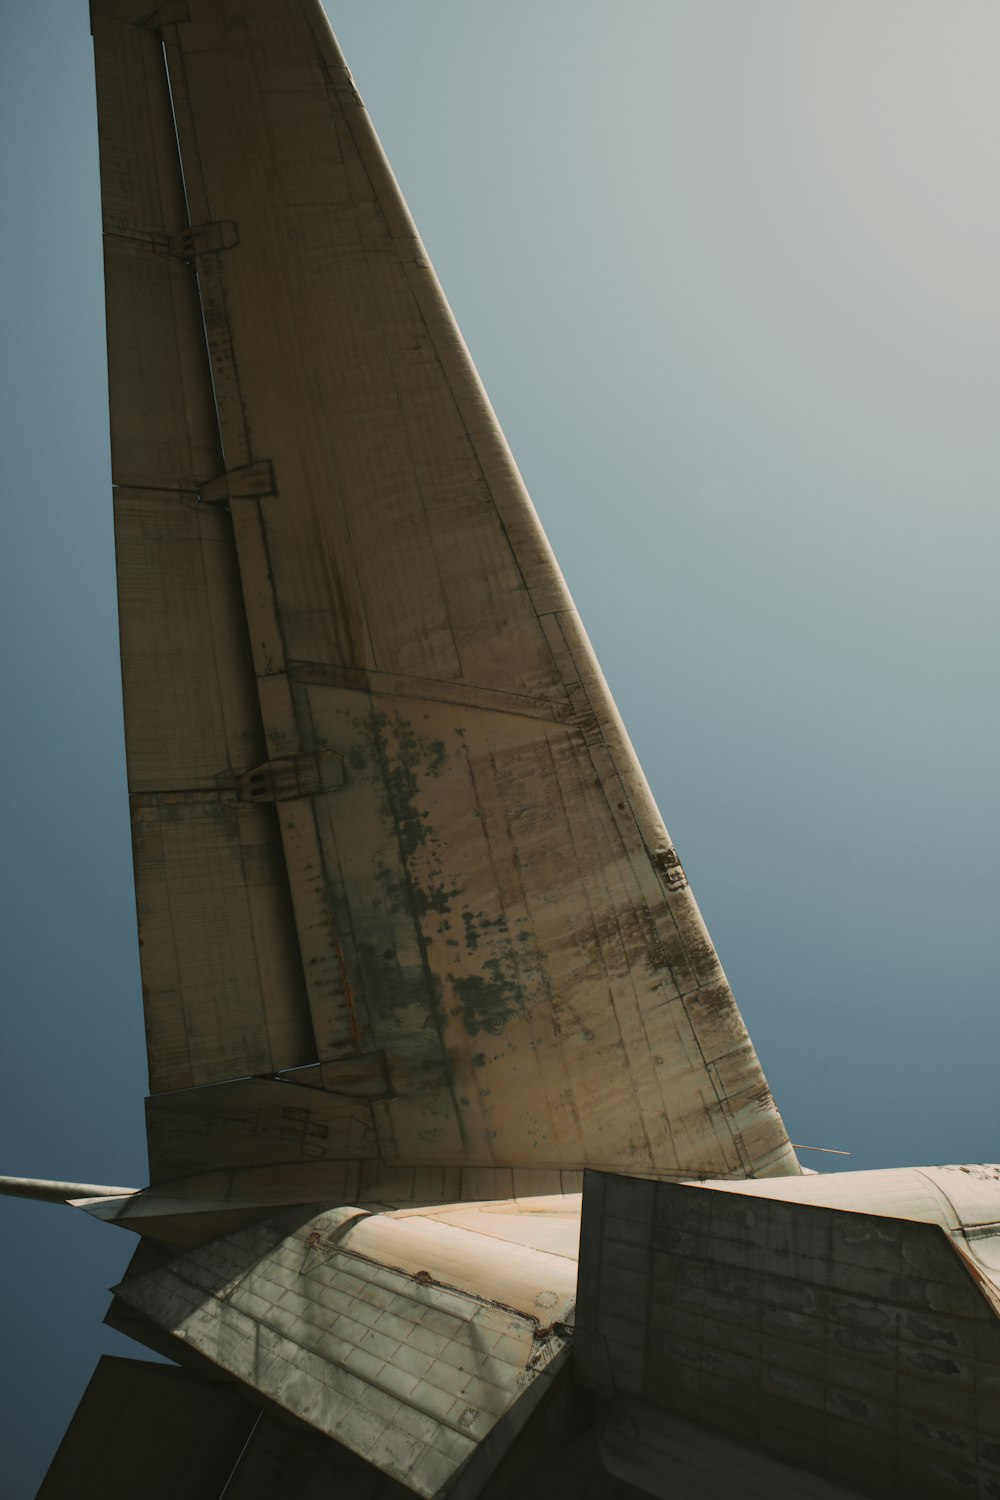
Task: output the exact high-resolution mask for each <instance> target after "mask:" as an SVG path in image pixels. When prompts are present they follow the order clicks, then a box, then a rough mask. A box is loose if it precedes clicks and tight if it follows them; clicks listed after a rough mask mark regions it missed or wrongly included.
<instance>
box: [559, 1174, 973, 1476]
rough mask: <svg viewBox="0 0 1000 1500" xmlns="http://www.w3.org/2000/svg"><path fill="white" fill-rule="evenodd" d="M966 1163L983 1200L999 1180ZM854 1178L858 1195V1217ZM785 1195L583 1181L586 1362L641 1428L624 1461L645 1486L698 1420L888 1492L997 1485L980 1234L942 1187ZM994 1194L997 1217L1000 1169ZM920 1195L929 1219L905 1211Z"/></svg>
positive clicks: (843, 1177)
mask: <svg viewBox="0 0 1000 1500" xmlns="http://www.w3.org/2000/svg"><path fill="white" fill-rule="evenodd" d="M930 1171H931V1172H932V1173H933V1176H934V1177H936V1176H937V1175H938V1173H940V1172H941V1169H930ZM951 1171H952V1172H953V1173H958V1174H959V1176H962V1175H964V1176H966V1177H969V1178H970V1180H973V1181H975V1182H976V1183H977V1184H978V1188H979V1189H980V1191H976V1192H974V1193H972V1194H971V1195H970V1196H971V1197H973V1198H974V1199H975V1200H976V1201H977V1202H978V1203H979V1204H980V1207H981V1206H982V1201H983V1197H984V1193H983V1191H981V1190H982V1189H984V1188H987V1187H989V1184H988V1183H986V1181H985V1179H984V1178H980V1177H975V1176H974V1175H973V1174H974V1173H975V1172H976V1169H968V1168H967V1169H951ZM855 1175H856V1176H857V1177H858V1178H860V1179H863V1180H862V1181H861V1182H859V1183H858V1184H857V1187H856V1194H857V1201H858V1203H859V1205H860V1206H859V1207H858V1208H856V1209H849V1208H847V1207H846V1204H847V1203H848V1201H849V1200H850V1195H851V1190H852V1183H851V1179H852V1177H854V1176H855ZM880 1177H881V1178H882V1179H883V1187H884V1189H885V1191H884V1193H883V1194H882V1195H881V1197H882V1202H881V1206H880V1207H879V1208H878V1209H877V1210H876V1211H874V1212H873V1211H871V1208H870V1207H869V1205H870V1204H871V1203H872V1201H873V1200H874V1199H875V1198H876V1187H875V1181H874V1179H877V1178H880ZM814 1184H815V1187H814ZM770 1186H771V1187H772V1189H773V1192H772V1194H768V1192H767V1187H766V1186H765V1185H764V1184H763V1183H761V1184H745V1183H738V1184H726V1185H725V1186H723V1185H721V1184H706V1185H704V1186H701V1185H699V1186H680V1185H678V1184H671V1183H659V1184H656V1183H644V1182H640V1181H637V1180H635V1179H626V1178H623V1177H612V1176H603V1175H601V1174H593V1175H588V1177H587V1181H586V1186H585V1190H584V1212H583V1230H582V1236H581V1260H580V1294H579V1304H578V1308H577V1332H576V1340H575V1344H574V1365H575V1371H576V1375H577V1378H578V1379H580V1380H581V1381H582V1382H583V1383H584V1384H585V1385H587V1386H588V1387H589V1388H590V1389H592V1390H594V1391H597V1392H600V1393H601V1394H602V1395H604V1396H605V1397H606V1398H610V1399H614V1400H615V1401H616V1402H620V1403H621V1410H622V1412H623V1413H624V1414H625V1415H626V1416H628V1415H629V1414H630V1413H631V1417H632V1419H633V1425H635V1427H636V1432H635V1434H634V1437H635V1442H634V1443H633V1444H632V1445H631V1447H632V1450H633V1451H632V1460H633V1461H632V1462H626V1461H625V1459H624V1458H623V1445H622V1443H621V1441H620V1440H615V1439H614V1438H613V1435H612V1438H610V1439H609V1441H611V1443H612V1448H613V1449H614V1450H615V1451H614V1452H612V1451H610V1450H609V1452H608V1453H607V1455H606V1461H607V1462H608V1464H609V1467H612V1468H615V1471H616V1472H621V1473H622V1474H623V1475H624V1476H625V1477H626V1478H628V1479H630V1480H632V1481H633V1482H642V1481H641V1479H640V1478H639V1476H640V1475H641V1472H642V1470H643V1468H644V1467H646V1468H648V1469H649V1470H650V1472H656V1471H657V1466H658V1465H660V1464H662V1462H663V1459H662V1451H670V1452H674V1453H675V1454H679V1452H680V1449H679V1448H678V1444H680V1445H681V1447H683V1445H684V1444H686V1443H687V1442H688V1441H689V1437H690V1435H689V1434H688V1435H687V1436H685V1429H684V1427H683V1424H688V1423H694V1424H696V1425H698V1426H700V1427H703V1428H707V1429H711V1431H712V1432H713V1433H720V1434H722V1435H723V1436H724V1437H725V1438H726V1439H728V1440H730V1441H732V1442H734V1443H737V1444H747V1445H749V1446H750V1448H751V1449H752V1450H754V1451H755V1452H763V1453H765V1454H769V1455H770V1456H771V1457H773V1458H776V1459H779V1460H781V1461H783V1462H784V1463H787V1464H791V1465H793V1466H799V1467H800V1468H802V1469H805V1470H807V1471H810V1472H812V1473H814V1474H818V1475H820V1476H822V1477H823V1478H824V1479H826V1480H828V1481H830V1482H831V1483H834V1484H838V1485H844V1486H846V1487H847V1488H848V1489H849V1490H850V1489H853V1488H854V1487H857V1488H858V1489H859V1490H860V1491H861V1492H862V1493H864V1494H869V1495H877V1496H886V1497H887V1500H888V1497H890V1496H891V1497H896V1496H899V1495H901V1494H905V1495H906V1496H907V1497H910V1496H912V1497H913V1500H943V1497H947V1496H951V1495H955V1496H958V1495H964V1494H972V1493H976V1494H982V1495H988V1494H991V1493H1000V1405H998V1402H997V1393H998V1391H1000V1316H998V1305H997V1302H996V1301H995V1295H996V1288H995V1286H994V1285H993V1284H992V1283H991V1282H990V1281H989V1280H988V1278H987V1276H986V1275H984V1272H983V1269H982V1268H981V1267H980V1266H979V1265H978V1264H977V1262H976V1261H975V1260H974V1259H973V1257H972V1255H971V1254H970V1249H971V1248H972V1247H973V1246H974V1245H975V1243H976V1241H974V1240H973V1241H972V1242H971V1244H966V1243H965V1242H964V1241H965V1236H964V1232H963V1231H962V1230H961V1229H960V1228H958V1227H957V1226H956V1227H955V1228H954V1229H953V1230H952V1232H951V1233H949V1231H948V1229H947V1228H945V1227H944V1226H943V1224H942V1222H941V1220H942V1218H944V1217H945V1216H946V1214H947V1212H948V1206H947V1204H944V1205H943V1204H942V1201H941V1197H940V1195H939V1194H938V1192H937V1190H936V1189H935V1188H934V1186H933V1178H932V1177H931V1176H926V1175H925V1174H924V1173H922V1172H920V1171H917V1170H915V1169H910V1170H907V1171H905V1172H901V1171H889V1172H885V1173H875V1172H865V1173H858V1174H853V1173H843V1174H838V1175H837V1177H836V1178H833V1177H831V1178H821V1177H820V1178H801V1179H799V1180H798V1182H797V1183H796V1185H795V1189H794V1190H790V1188H791V1184H790V1183H787V1182H783V1183H774V1184H771V1185H770ZM761 1189H763V1191H761ZM827 1193H829V1195H830V1196H832V1197H834V1198H835V1199H836V1202H837V1205H838V1206H837V1207H832V1208H831V1207H826V1206H825V1205H824V1204H823V1201H822V1200H823V1197H824V1195H825V1194H827ZM989 1196H991V1197H992V1201H993V1208H994V1211H995V1209H996V1205H997V1201H998V1198H1000V1183H998V1182H997V1180H996V1179H993V1182H992V1193H991V1194H989ZM894 1199H895V1205H894V1201H893V1200H894ZM914 1199H916V1200H918V1201H919V1211H920V1214H921V1218H922V1219H924V1220H929V1221H930V1222H926V1221H925V1222H919V1221H918V1220H917V1219H915V1218H909V1217H894V1216H893V1214H894V1206H895V1207H896V1208H897V1209H899V1210H902V1212H904V1213H905V1212H906V1211H907V1209H908V1208H909V1207H910V1205H912V1204H913V1202H914ZM796 1200H798V1201H796ZM943 1207H944V1212H942V1208H943ZM633 1400H634V1401H637V1402H638V1403H639V1405H638V1406H637V1407H635V1408H634V1409H633V1407H632V1406H631V1405H630V1402H632V1401H633ZM646 1406H648V1407H652V1408H655V1409H656V1411H657V1412H659V1414H660V1417H659V1418H657V1417H656V1415H655V1413H653V1414H649V1413H647V1414H646V1415H645V1416H644V1415H643V1408H644V1407H646ZM664 1417H665V1418H669V1419H671V1420H668V1421H667V1420H662V1418H664ZM640 1419H641V1420H640ZM673 1419H678V1420H679V1421H680V1422H681V1424H682V1427H681V1428H680V1429H678V1430H676V1431H675V1430H674V1428H673V1427H672V1425H671V1422H672V1420H673ZM640 1429H642V1430H643V1431H644V1433H645V1435H644V1436H642V1438H641V1441H640ZM682 1439H683V1443H682ZM644 1445H645V1452H643V1446H644ZM626 1446H628V1445H626ZM657 1450H662V1451H661V1457H660V1459H657V1458H656V1456H655V1455H656V1452H657ZM616 1453H617V1457H616ZM616 1464H617V1468H616ZM751 1472H752V1470H751ZM702 1478H703V1479H704V1483H705V1485H706V1486H707V1488H706V1489H705V1490H704V1493H705V1494H706V1495H715V1494H718V1495H720V1496H722V1495H727V1494H729V1493H730V1491H729V1490H728V1489H727V1488H726V1487H725V1485H724V1483H723V1479H724V1475H723V1476H720V1484H719V1487H717V1488H716V1489H713V1488H712V1487H711V1483H710V1479H711V1475H710V1466H708V1465H706V1466H705V1473H704V1475H703V1476H699V1482H700V1481H701V1479H702ZM659 1492H660V1491H654V1493H659ZM694 1492H695V1493H700V1492H699V1491H697V1490H696V1491H694ZM765 1492H767V1491H765ZM774 1492H775V1493H780V1492H781V1491H774ZM749 1493H755V1491H753V1490H750V1491H749ZM791 1493H797V1492H796V1491H795V1490H794V1487H793V1488H792V1489H791ZM801 1493H803V1494H809V1493H811V1491H810V1490H809V1489H808V1488H803V1489H802V1490H801Z"/></svg>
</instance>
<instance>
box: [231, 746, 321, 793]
mask: <svg viewBox="0 0 1000 1500" xmlns="http://www.w3.org/2000/svg"><path fill="white" fill-rule="evenodd" d="M346 780H347V769H346V765H345V762H344V757H343V756H342V755H341V754H340V753H339V752H338V751H336V750H315V751H313V752H312V753H310V754H305V755H287V756H284V757H282V759H280V760H268V761H265V762H264V764H263V765H262V766H254V768H253V770H252V771H243V772H241V773H240V774H239V775H237V776H235V777H234V782H235V786H236V797H237V800H238V801H239V802H259V803H260V802H290V801H292V800H293V798H296V797H318V796H320V795H321V794H322V793H324V792H337V791H339V790H340V788H341V787H342V786H343V785H344V783H345V782H346Z"/></svg>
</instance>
